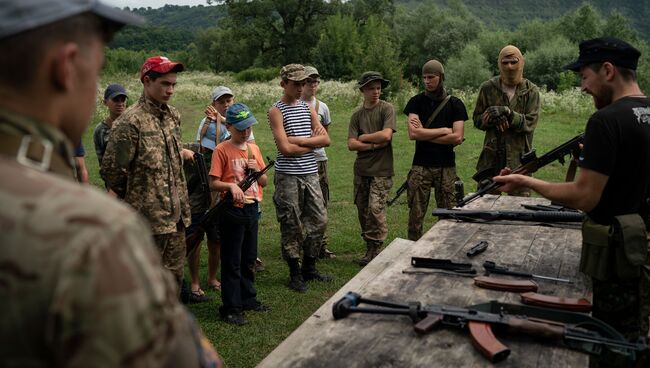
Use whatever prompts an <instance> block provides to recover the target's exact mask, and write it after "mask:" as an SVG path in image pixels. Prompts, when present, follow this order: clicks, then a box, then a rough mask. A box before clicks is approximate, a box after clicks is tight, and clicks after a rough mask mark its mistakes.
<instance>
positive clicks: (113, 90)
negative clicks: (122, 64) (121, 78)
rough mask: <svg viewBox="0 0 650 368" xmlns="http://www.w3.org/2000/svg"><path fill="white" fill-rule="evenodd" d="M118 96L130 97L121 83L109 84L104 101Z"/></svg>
mask: <svg viewBox="0 0 650 368" xmlns="http://www.w3.org/2000/svg"><path fill="white" fill-rule="evenodd" d="M117 96H124V97H129V95H127V94H126V90H125V89H124V87H122V85H121V84H109V85H108V87H106V90H105V91H104V101H106V100H112V99H114V98H115V97H117Z"/></svg>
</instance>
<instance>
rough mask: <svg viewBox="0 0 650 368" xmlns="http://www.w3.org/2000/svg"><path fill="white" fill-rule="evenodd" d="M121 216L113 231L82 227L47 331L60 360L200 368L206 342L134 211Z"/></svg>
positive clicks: (64, 268) (88, 225) (72, 364)
mask: <svg viewBox="0 0 650 368" xmlns="http://www.w3.org/2000/svg"><path fill="white" fill-rule="evenodd" d="M105 208H108V209H107V211H109V212H112V213H115V211H114V208H112V207H111V206H110V205H106V206H105ZM120 215H121V216H120V217H118V216H111V222H110V223H98V222H99V221H102V220H103V219H100V218H97V217H96V216H95V217H94V218H93V216H92V215H88V216H90V217H88V218H86V219H85V220H84V221H86V222H87V223H84V227H83V228H82V227H81V226H78V227H79V231H78V236H77V237H76V239H78V240H77V243H78V244H76V245H75V246H74V248H75V249H73V250H72V251H71V252H70V254H69V255H68V256H67V257H66V258H65V262H63V264H62V266H61V277H60V278H59V281H58V282H57V284H56V287H55V291H54V295H53V302H52V308H51V312H52V313H51V316H52V318H51V320H50V322H49V323H48V325H49V327H48V329H47V330H48V331H49V332H50V333H51V339H52V340H53V341H52V345H51V346H53V347H55V349H54V351H55V354H57V359H56V360H57V361H58V362H59V363H60V365H61V366H66V367H87V366H88V364H89V363H90V362H92V365H93V366H97V367H163V366H184V367H199V362H200V359H201V355H202V354H203V352H202V350H201V341H200V337H201V334H200V332H197V331H196V326H194V323H193V321H192V319H191V318H190V316H189V315H188V313H187V312H186V310H185V309H184V307H183V306H182V305H180V303H179V301H178V298H177V291H176V285H175V283H174V281H173V279H172V276H171V274H169V273H168V272H167V271H166V270H165V269H164V268H163V267H162V264H161V261H160V257H159V255H158V253H157V252H156V250H155V247H154V244H153V240H152V238H151V235H150V232H149V231H148V229H147V226H146V225H145V223H144V221H143V220H142V219H141V218H139V217H138V216H136V215H135V214H133V213H132V212H131V211H121V212H120ZM93 220H94V221H97V222H93ZM78 221H81V220H78ZM181 362H182V363H181ZM176 363H179V364H176ZM170 364H171V365H170Z"/></svg>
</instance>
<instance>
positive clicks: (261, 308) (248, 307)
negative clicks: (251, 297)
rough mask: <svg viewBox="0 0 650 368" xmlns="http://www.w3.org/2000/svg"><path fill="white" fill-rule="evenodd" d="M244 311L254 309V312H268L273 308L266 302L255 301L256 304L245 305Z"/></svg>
mask: <svg viewBox="0 0 650 368" xmlns="http://www.w3.org/2000/svg"><path fill="white" fill-rule="evenodd" d="M242 309H243V310H244V311H253V312H268V311H270V310H271V307H269V306H268V305H266V304H262V303H260V302H258V301H256V302H255V304H252V305H244V306H243V307H242Z"/></svg>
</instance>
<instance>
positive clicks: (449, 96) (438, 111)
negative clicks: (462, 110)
mask: <svg viewBox="0 0 650 368" xmlns="http://www.w3.org/2000/svg"><path fill="white" fill-rule="evenodd" d="M450 98H451V95H447V97H445V99H444V100H442V102H441V103H440V105H438V107H436V109H435V110H434V111H433V114H431V116H430V117H429V119H428V120H427V123H426V124H424V127H425V128H427V129H429V127H430V126H431V124H432V123H433V119H435V118H436V116H438V113H440V111H441V110H442V108H443V107H445V105H446V104H447V102H448V101H449V99H450Z"/></svg>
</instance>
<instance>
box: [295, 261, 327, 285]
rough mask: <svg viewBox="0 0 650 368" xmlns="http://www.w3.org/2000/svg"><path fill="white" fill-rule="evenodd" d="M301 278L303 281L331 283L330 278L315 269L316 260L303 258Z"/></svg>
mask: <svg viewBox="0 0 650 368" xmlns="http://www.w3.org/2000/svg"><path fill="white" fill-rule="evenodd" d="M302 277H303V279H305V281H309V280H316V281H332V276H330V275H325V274H322V273H320V272H318V270H317V269H316V258H312V257H305V259H304V261H303V265H302Z"/></svg>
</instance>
